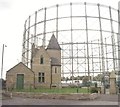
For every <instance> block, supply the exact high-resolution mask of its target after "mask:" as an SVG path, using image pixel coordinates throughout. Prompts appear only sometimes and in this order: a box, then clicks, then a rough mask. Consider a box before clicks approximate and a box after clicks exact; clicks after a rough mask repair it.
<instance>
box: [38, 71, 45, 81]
mask: <svg viewBox="0 0 120 107" xmlns="http://www.w3.org/2000/svg"><path fill="white" fill-rule="evenodd" d="M38 82H45V73H43V72H39V74H38Z"/></svg>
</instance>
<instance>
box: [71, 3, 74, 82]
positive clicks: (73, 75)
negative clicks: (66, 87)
mask: <svg viewBox="0 0 120 107" xmlns="http://www.w3.org/2000/svg"><path fill="white" fill-rule="evenodd" d="M70 19H71V61H72V83H73V76H74V71H73V70H74V69H73V34H72V33H73V29H72V3H70Z"/></svg>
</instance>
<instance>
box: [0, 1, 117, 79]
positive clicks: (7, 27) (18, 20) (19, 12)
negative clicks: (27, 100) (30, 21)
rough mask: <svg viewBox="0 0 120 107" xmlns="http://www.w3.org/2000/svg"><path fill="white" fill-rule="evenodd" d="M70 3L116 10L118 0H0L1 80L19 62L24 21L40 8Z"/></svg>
mask: <svg viewBox="0 0 120 107" xmlns="http://www.w3.org/2000/svg"><path fill="white" fill-rule="evenodd" d="M70 2H89V3H100V4H104V5H108V6H111V7H114V8H116V9H117V8H118V2H119V0H0V67H1V63H2V46H3V44H5V45H6V46H7V47H5V49H4V60H3V61H4V63H3V78H4V79H5V77H6V71H7V70H9V69H10V68H12V67H13V66H15V65H16V64H17V63H19V62H21V59H22V40H23V31H24V23H25V20H26V19H27V18H28V17H29V15H31V14H33V13H34V12H35V11H37V10H39V9H40V8H44V7H49V6H52V5H56V4H64V3H70Z"/></svg>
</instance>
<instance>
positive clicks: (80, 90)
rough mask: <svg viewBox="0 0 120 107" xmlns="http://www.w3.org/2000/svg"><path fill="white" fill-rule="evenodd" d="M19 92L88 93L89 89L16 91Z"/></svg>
mask: <svg viewBox="0 0 120 107" xmlns="http://www.w3.org/2000/svg"><path fill="white" fill-rule="evenodd" d="M14 91H17V92H38V93H63V94H69V93H88V88H61V89H58V88H52V89H48V88H38V89H24V90H14Z"/></svg>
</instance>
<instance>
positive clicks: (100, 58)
mask: <svg viewBox="0 0 120 107" xmlns="http://www.w3.org/2000/svg"><path fill="white" fill-rule="evenodd" d="M98 49H99V65H100V74H101V57H100V56H101V55H100V43H99V39H98Z"/></svg>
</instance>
